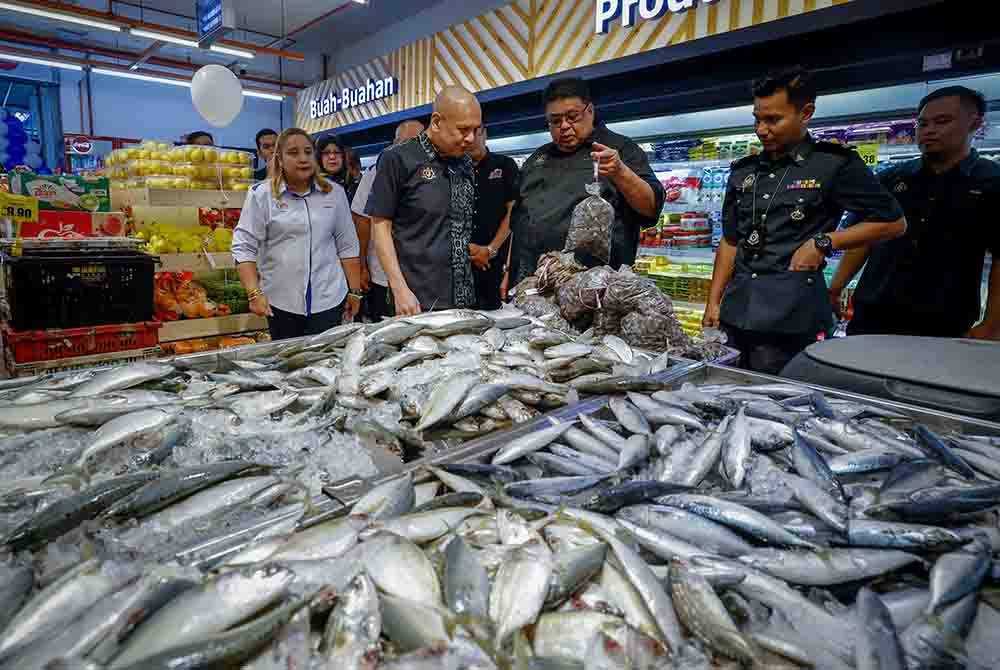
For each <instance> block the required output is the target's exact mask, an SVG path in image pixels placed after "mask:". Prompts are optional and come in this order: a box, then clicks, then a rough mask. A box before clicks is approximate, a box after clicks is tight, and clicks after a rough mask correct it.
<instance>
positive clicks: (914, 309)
mask: <svg viewBox="0 0 1000 670" xmlns="http://www.w3.org/2000/svg"><path fill="white" fill-rule="evenodd" d="M917 114H918V118H917V144H919V145H920V152H921V157H920V158H916V159H914V160H912V161H908V162H905V163H903V164H902V165H898V166H893V167H892V168H890V169H888V170H886V171H885V172H883V173H882V174H881V175H880V179H881V182H882V184H883V185H884V186H885V188H886V189H888V190H889V192H891V193H892V194H893V195H895V196H896V199H897V200H898V201H899V203H900V205H902V207H903V211H904V212H906V220H907V221H908V222H909V223H910V225H909V227H908V228H907V230H906V234H905V235H904V236H902V237H900V238H898V239H894V240H889V241H884V242H879V243H877V244H874V245H869V246H864V247H860V248H858V249H854V250H852V251H849V252H848V253H847V254H846V255H845V256H844V258H843V259H842V260H841V262H840V266H839V267H838V268H837V274H836V276H835V277H834V279H833V282H832V284H831V286H830V296H831V299H834V300H835V301H836V303H839V300H840V295H841V293H842V291H843V289H844V288H845V287H846V286H847V284H848V283H849V282H850V281H851V278H852V277H854V275H855V274H856V273H857V272H858V270H859V269H860V268H861V266H862V265H865V262H866V261H867V265H865V270H864V273H863V274H862V275H861V279H860V280H859V282H858V288H857V290H856V291H855V292H854V317H853V318H852V319H851V322H850V324H848V328H847V332H848V334H850V335H861V334H869V333H881V334H895V335H922V336H929V337H972V338H977V339H986V340H1000V259H998V255H1000V226H998V224H997V212H998V211H1000V166H997V164H996V163H994V162H993V161H991V160H987V159H985V158H983V157H981V156H980V155H979V154H978V152H976V150H975V149H973V148H972V137H973V135H975V134H976V131H978V130H979V129H980V128H981V127H982V125H983V118H984V117H985V115H986V99H985V98H984V97H983V95H982V94H981V93H979V92H978V91H974V90H972V89H969V88H966V87H964V86H949V87H947V88H942V89H938V90H937V91H934V92H933V93H931V94H930V95H928V96H927V97H926V98H924V99H923V100H922V101H921V102H920V106H919V108H918V112H917ZM987 251H989V252H990V253H991V254H992V256H993V268H992V270H991V271H990V279H989V298H988V301H987V304H986V315H985V317H984V318H983V320H982V322H980V323H979V324H978V325H975V324H976V322H977V321H979V316H980V313H981V310H982V303H981V291H980V289H981V286H982V276H983V265H984V263H985V257H986V252H987Z"/></svg>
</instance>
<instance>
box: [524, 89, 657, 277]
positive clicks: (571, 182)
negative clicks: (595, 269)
mask: <svg viewBox="0 0 1000 670" xmlns="http://www.w3.org/2000/svg"><path fill="white" fill-rule="evenodd" d="M543 101H544V103H545V122H546V125H547V126H548V129H549V134H550V135H551V137H552V142H550V143H548V144H546V145H544V146H542V147H541V148H540V149H538V150H537V151H535V153H533V154H532V155H531V156H530V157H528V160H526V161H525V163H524V166H523V167H522V171H521V186H520V189H519V194H518V195H519V197H518V202H517V205H515V207H514V212H513V214H512V216H511V227H512V229H513V237H514V249H513V253H512V255H511V264H512V266H513V267H512V268H511V275H510V276H511V283H510V285H511V286H514V285H515V284H516V283H517V282H518V281H520V280H522V279H524V278H525V277H527V276H529V275H531V274H532V273H533V272H534V271H535V267H536V266H537V264H538V258H539V257H540V256H541V255H542V254H544V253H547V252H549V251H555V250H560V249H562V248H563V246H564V244H565V242H566V234H567V232H568V231H569V223H570V219H571V218H572V215H573V208H574V207H576V206H577V205H578V204H579V203H580V202H581V201H582V200H584V199H585V198H587V197H588V193H587V191H586V190H585V188H584V187H585V186H586V185H587V184H589V183H592V182H593V181H594V163H595V162H596V163H597V168H598V179H599V181H600V184H601V197H602V198H604V199H605V200H607V201H608V202H609V203H610V204H611V206H612V207H613V208H614V211H615V219H614V222H613V224H612V231H611V258H610V259H595V258H593V257H588V258H578V260H580V261H581V262H583V263H585V264H587V265H596V264H601V263H605V262H607V263H609V264H610V265H611V266H612V267H614V268H616V269H617V268H618V266H619V265H622V264H627V265H631V264H632V263H633V262H634V261H635V253H636V249H637V248H638V246H639V230H640V229H641V228H644V227H647V226H651V225H653V224H655V223H656V219H657V217H658V216H659V214H660V209H661V208H662V207H663V186H662V185H661V184H660V182H659V181H658V180H657V178H656V175H655V174H653V170H652V169H651V168H650V167H649V161H648V160H647V159H646V153H645V152H644V151H643V150H642V149H641V148H640V147H639V145H638V144H636V143H635V142H633V141H632V140H630V139H629V138H627V137H625V136H623V135H619V134H617V133H613V132H611V131H610V130H608V128H607V127H606V126H605V125H604V124H602V123H599V122H597V121H596V118H595V116H596V113H595V111H594V102H593V99H592V98H591V96H590V89H589V87H588V86H587V83H586V82H585V81H583V80H582V79H576V78H571V79H557V80H555V81H553V82H552V83H550V84H549V85H548V87H547V88H546V89H545V93H544V95H543Z"/></svg>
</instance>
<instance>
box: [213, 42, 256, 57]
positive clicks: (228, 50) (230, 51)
mask: <svg viewBox="0 0 1000 670" xmlns="http://www.w3.org/2000/svg"><path fill="white" fill-rule="evenodd" d="M208 50H209V51H214V52H215V53H220V54H226V55H227V56H236V57H237V58H247V59H250V58H253V57H254V56H256V55H257V54H255V53H254V52H252V51H247V50H246V49H234V48H233V47H225V46H222V45H221V44H213V45H212V46H210V47H208Z"/></svg>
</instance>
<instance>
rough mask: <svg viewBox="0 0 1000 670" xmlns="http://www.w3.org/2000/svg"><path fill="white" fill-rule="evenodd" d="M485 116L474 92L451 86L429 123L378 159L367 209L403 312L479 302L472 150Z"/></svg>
mask: <svg viewBox="0 0 1000 670" xmlns="http://www.w3.org/2000/svg"><path fill="white" fill-rule="evenodd" d="M482 118H483V117H482V110H480V108H479V102H478V101H477V100H476V98H475V96H474V95H472V93H470V92H469V91H467V90H465V89H464V88H461V87H458V86H449V87H447V88H445V89H443V90H442V91H441V92H440V93H439V94H438V96H437V99H435V100H434V112H433V114H431V123H430V126H428V127H427V130H425V131H424V132H422V133H420V134H419V135H417V136H416V137H415V138H414V139H412V140H409V141H407V142H403V143H402V144H399V145H397V146H394V147H391V148H389V149H386V151H385V152H384V153H383V154H382V157H381V159H380V160H379V166H378V174H377V175H376V176H375V183H374V184H373V185H372V192H371V196H370V197H369V198H368V203H367V205H366V206H365V214H367V215H368V216H369V217H371V224H372V238H373V239H374V240H375V251H376V253H377V254H378V259H379V261H380V262H381V264H382V268H383V269H384V271H385V274H386V278H387V279H388V282H389V289H390V291H391V294H392V300H393V305H394V308H393V311H394V312H395V313H396V314H398V315H404V314H405V315H412V314H419V313H420V312H422V311H428V310H435V309H451V308H453V307H475V305H476V289H475V283H474V280H473V274H472V263H471V260H470V258H469V243H470V242H471V240H472V228H473V215H474V210H475V198H476V194H475V186H474V185H473V176H472V175H473V169H472V160H471V159H470V158H469V156H468V153H469V151H470V150H471V149H472V146H473V144H474V142H475V139H476V131H477V130H478V129H479V127H480V126H481V125H482Z"/></svg>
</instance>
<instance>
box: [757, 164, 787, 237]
mask: <svg viewBox="0 0 1000 670" xmlns="http://www.w3.org/2000/svg"><path fill="white" fill-rule="evenodd" d="M791 169H792V166H791V165H789V166H788V167H786V168H785V172H784V174H782V175H781V179H779V180H778V185H777V186H776V187H775V189H774V192H772V193H771V196H770V200H769V202H768V203H767V209H765V210H764V215H763V216H762V217H761V221H767V215H768V214H769V213H770V212H771V205H773V204H774V196H776V195H777V194H778V191H780V190H781V185H782V184H784V183H785V177H787V176H788V171H789V170H791ZM754 175H755V176H754V178H753V207H752V209H751V212H752V213H751V216H752V217H753V227H754V228H756V227H757V182H758V181H760V174H759V173H754Z"/></svg>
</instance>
